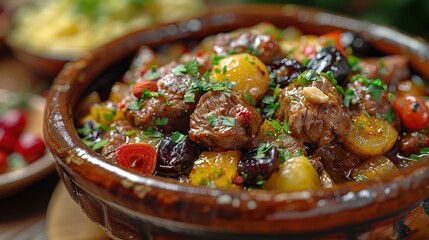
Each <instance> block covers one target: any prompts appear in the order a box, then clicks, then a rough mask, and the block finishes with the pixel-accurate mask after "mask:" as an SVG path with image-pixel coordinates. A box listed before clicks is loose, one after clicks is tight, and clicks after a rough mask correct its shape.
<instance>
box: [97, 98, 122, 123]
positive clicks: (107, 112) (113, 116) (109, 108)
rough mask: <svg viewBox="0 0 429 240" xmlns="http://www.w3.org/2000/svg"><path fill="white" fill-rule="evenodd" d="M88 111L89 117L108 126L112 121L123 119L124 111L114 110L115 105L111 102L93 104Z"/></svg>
mask: <svg viewBox="0 0 429 240" xmlns="http://www.w3.org/2000/svg"><path fill="white" fill-rule="evenodd" d="M89 111H90V116H91V117H90V118H91V119H93V120H95V121H97V122H99V123H102V124H105V125H106V126H109V125H110V124H112V122H114V121H117V120H121V119H124V113H123V112H122V111H116V108H115V106H113V105H112V103H111V102H106V103H98V104H94V105H92V106H91V108H90V109H89Z"/></svg>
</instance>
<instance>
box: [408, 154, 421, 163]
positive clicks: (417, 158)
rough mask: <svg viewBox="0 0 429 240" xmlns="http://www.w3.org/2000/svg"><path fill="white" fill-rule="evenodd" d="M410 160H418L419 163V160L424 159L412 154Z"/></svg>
mask: <svg viewBox="0 0 429 240" xmlns="http://www.w3.org/2000/svg"><path fill="white" fill-rule="evenodd" d="M409 158H410V159H412V160H416V161H419V160H421V159H422V157H421V156H419V155H415V154H411V155H410V157H409Z"/></svg>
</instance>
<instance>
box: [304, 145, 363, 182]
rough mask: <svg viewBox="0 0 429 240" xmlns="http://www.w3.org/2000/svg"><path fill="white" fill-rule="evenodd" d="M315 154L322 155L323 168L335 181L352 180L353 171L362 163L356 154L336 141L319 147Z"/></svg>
mask: <svg viewBox="0 0 429 240" xmlns="http://www.w3.org/2000/svg"><path fill="white" fill-rule="evenodd" d="M314 155H315V156H319V157H320V159H321V161H322V163H323V168H324V169H325V171H326V172H327V173H328V174H329V176H331V178H332V180H334V182H335V183H342V182H347V181H350V180H351V176H350V174H351V171H352V170H353V168H354V167H356V166H357V165H358V164H359V163H360V160H359V158H358V157H357V156H356V155H354V154H353V153H351V152H348V151H347V150H345V149H344V148H343V147H342V146H341V145H338V144H336V143H330V144H326V145H324V146H322V147H319V148H318V149H316V151H315V152H314ZM312 158H314V157H312Z"/></svg>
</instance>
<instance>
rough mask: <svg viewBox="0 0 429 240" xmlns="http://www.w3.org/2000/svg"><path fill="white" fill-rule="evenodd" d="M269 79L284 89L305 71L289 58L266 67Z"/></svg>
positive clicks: (299, 64)
mask: <svg viewBox="0 0 429 240" xmlns="http://www.w3.org/2000/svg"><path fill="white" fill-rule="evenodd" d="M267 68H268V72H269V73H270V78H271V79H274V81H275V83H277V84H280V86H281V87H282V88H283V87H286V86H287V85H289V83H290V82H291V81H292V80H293V79H294V78H297V77H298V76H299V74H301V73H302V72H304V71H305V70H306V68H305V67H304V66H302V65H301V63H299V62H298V61H297V60H295V59H290V58H283V59H281V60H278V61H274V62H273V63H271V64H269V65H268V66H267Z"/></svg>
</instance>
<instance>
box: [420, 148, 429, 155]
mask: <svg viewBox="0 0 429 240" xmlns="http://www.w3.org/2000/svg"><path fill="white" fill-rule="evenodd" d="M420 153H421V154H429V148H420Z"/></svg>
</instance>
